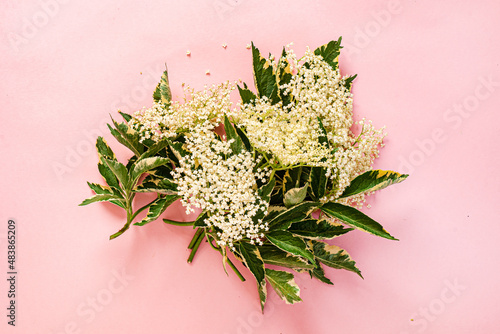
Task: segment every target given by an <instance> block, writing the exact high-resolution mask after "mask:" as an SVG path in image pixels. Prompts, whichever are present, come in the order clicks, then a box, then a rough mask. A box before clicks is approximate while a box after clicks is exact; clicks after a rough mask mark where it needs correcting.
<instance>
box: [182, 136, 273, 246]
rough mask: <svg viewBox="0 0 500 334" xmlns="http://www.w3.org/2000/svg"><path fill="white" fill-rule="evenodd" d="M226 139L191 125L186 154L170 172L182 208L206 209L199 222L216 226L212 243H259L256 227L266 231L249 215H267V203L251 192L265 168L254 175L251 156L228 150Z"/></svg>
mask: <svg viewBox="0 0 500 334" xmlns="http://www.w3.org/2000/svg"><path fill="white" fill-rule="evenodd" d="M232 141H233V140H229V141H221V140H220V139H219V138H217V135H216V134H215V133H214V132H212V131H207V129H206V128H203V127H201V126H200V127H197V128H196V129H195V130H194V131H193V132H191V133H190V134H189V135H188V136H187V137H186V149H187V150H188V151H189V152H191V154H190V155H187V156H185V157H183V158H182V159H180V161H179V167H178V168H176V169H175V170H174V171H173V172H172V175H173V177H174V181H175V182H176V183H177V185H178V194H179V196H182V198H181V203H182V204H183V205H184V206H185V207H186V212H187V213H189V212H194V209H193V208H192V207H196V208H199V209H201V210H202V211H205V212H207V213H209V217H208V218H207V219H206V220H205V223H206V224H207V225H208V226H211V227H214V228H216V231H217V236H218V240H217V243H218V244H219V245H220V246H229V247H231V248H233V244H234V242H236V241H239V240H241V239H243V238H249V239H250V242H251V243H255V242H257V243H261V242H260V239H259V238H262V237H263V234H262V231H264V230H267V229H268V226H267V223H263V222H262V220H261V219H255V216H256V215H257V213H259V212H262V213H264V214H266V213H267V208H268V203H267V202H266V201H264V200H262V199H261V198H260V197H259V196H258V194H257V190H256V189H257V183H256V179H261V180H263V181H265V177H266V176H267V175H266V174H267V172H266V171H265V170H258V171H257V172H256V173H254V169H255V167H256V161H255V159H254V157H253V154H252V153H250V152H248V151H245V150H244V151H242V152H241V153H239V154H233V152H232V150H231V147H230V145H231V143H232Z"/></svg>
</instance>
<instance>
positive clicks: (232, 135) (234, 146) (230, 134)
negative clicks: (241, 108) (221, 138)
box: [224, 115, 244, 154]
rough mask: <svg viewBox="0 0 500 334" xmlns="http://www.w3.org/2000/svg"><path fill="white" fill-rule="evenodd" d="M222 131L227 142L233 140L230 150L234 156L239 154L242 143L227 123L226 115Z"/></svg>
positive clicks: (228, 122) (231, 126)
mask: <svg viewBox="0 0 500 334" xmlns="http://www.w3.org/2000/svg"><path fill="white" fill-rule="evenodd" d="M224 130H225V131H226V137H227V140H228V141H229V140H231V139H232V140H233V142H232V143H231V144H230V147H231V150H232V151H233V153H234V154H238V153H241V151H243V147H244V144H243V141H242V140H241V138H240V136H238V134H237V133H236V130H235V129H234V127H233V125H232V124H231V122H230V121H229V118H227V116H226V115H224Z"/></svg>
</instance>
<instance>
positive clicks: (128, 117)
mask: <svg viewBox="0 0 500 334" xmlns="http://www.w3.org/2000/svg"><path fill="white" fill-rule="evenodd" d="M118 113H119V114H120V115H122V117H123V119H124V120H125V122H130V120H131V119H132V116H130V115H129V114H126V113H124V112H121V111H119V112H118Z"/></svg>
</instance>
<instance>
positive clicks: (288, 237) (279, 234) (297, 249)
mask: <svg viewBox="0 0 500 334" xmlns="http://www.w3.org/2000/svg"><path fill="white" fill-rule="evenodd" d="M266 238H267V240H269V241H270V242H271V243H272V244H273V245H275V246H276V247H278V248H280V249H282V250H284V251H285V252H288V253H291V254H293V255H297V256H302V257H303V258H306V259H308V260H309V261H311V262H313V263H314V255H313V254H312V253H311V252H309V251H308V250H307V247H306V244H305V243H304V241H303V240H302V239H301V238H299V237H296V236H294V235H293V234H292V233H290V232H288V231H272V232H269V233H268V234H266Z"/></svg>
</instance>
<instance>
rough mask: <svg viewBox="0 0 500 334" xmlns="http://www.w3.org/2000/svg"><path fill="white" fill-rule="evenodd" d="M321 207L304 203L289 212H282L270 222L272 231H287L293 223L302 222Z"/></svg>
mask: <svg viewBox="0 0 500 334" xmlns="http://www.w3.org/2000/svg"><path fill="white" fill-rule="evenodd" d="M319 205H321V203H317V202H302V203H300V204H298V205H296V206H293V207H291V208H289V209H288V210H285V211H282V212H280V213H279V214H278V215H276V216H275V217H274V218H273V219H271V220H270V221H269V228H270V230H276V229H283V230H286V229H287V228H289V227H290V225H291V224H292V223H295V222H297V221H300V220H302V219H304V218H305V217H307V215H308V214H309V213H310V212H311V211H312V210H313V209H314V208H316V207H318V206H319Z"/></svg>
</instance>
